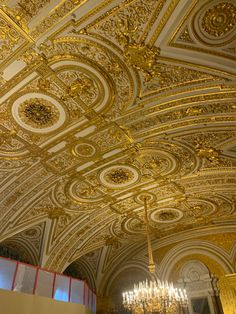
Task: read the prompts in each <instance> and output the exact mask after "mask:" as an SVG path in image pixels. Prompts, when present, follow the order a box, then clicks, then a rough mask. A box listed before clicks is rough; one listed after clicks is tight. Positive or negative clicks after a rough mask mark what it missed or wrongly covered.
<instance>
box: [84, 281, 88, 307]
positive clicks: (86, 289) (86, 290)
mask: <svg viewBox="0 0 236 314" xmlns="http://www.w3.org/2000/svg"><path fill="white" fill-rule="evenodd" d="M84 305H85V306H86V307H89V288H88V285H87V283H86V282H85V285H84Z"/></svg>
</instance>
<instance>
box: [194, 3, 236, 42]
mask: <svg viewBox="0 0 236 314" xmlns="http://www.w3.org/2000/svg"><path fill="white" fill-rule="evenodd" d="M235 27H236V6H234V5H233V3H230V2H228V1H227V2H226V1H224V2H218V1H208V2H206V3H205V5H204V6H203V7H201V8H200V10H199V11H198V12H197V13H196V14H195V17H194V19H193V23H192V28H193V31H194V33H195V35H196V37H197V38H198V39H199V40H200V41H202V42H204V43H207V44H211V45H219V46H222V45H225V44H226V43H227V42H231V41H232V40H233V36H234V33H235Z"/></svg>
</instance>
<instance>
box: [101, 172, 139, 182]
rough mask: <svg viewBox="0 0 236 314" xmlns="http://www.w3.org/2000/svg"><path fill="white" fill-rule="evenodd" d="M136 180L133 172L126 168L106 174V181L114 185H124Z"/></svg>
mask: <svg viewBox="0 0 236 314" xmlns="http://www.w3.org/2000/svg"><path fill="white" fill-rule="evenodd" d="M133 178H134V174H133V172H132V171H130V170H128V169H125V168H117V169H114V170H111V171H109V172H107V173H106V175H105V179H106V180H107V182H110V183H113V184H124V183H126V182H129V181H130V180H132V179H133Z"/></svg>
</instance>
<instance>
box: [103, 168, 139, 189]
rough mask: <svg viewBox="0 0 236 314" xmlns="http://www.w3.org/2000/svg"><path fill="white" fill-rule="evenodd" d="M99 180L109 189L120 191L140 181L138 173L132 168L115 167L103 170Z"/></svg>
mask: <svg viewBox="0 0 236 314" xmlns="http://www.w3.org/2000/svg"><path fill="white" fill-rule="evenodd" d="M99 179H100V181H101V183H102V184H103V185H105V186H107V187H109V188H114V189H121V188H125V187H127V186H129V185H131V184H134V183H136V182H137V181H138V180H139V179H140V173H139V171H138V170H137V169H136V168H134V167H133V166H127V165H115V166H111V167H108V168H106V169H103V170H102V171H101V172H100V174H99Z"/></svg>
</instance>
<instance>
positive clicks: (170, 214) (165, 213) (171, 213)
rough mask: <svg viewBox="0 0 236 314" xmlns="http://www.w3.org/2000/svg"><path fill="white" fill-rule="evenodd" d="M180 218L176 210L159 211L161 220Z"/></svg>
mask: <svg viewBox="0 0 236 314" xmlns="http://www.w3.org/2000/svg"><path fill="white" fill-rule="evenodd" d="M176 218H178V214H177V213H176V212H174V211H170V210H168V211H167V210H165V211H162V212H160V213H159V215H158V219H159V220H161V221H169V220H174V219H176Z"/></svg>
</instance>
